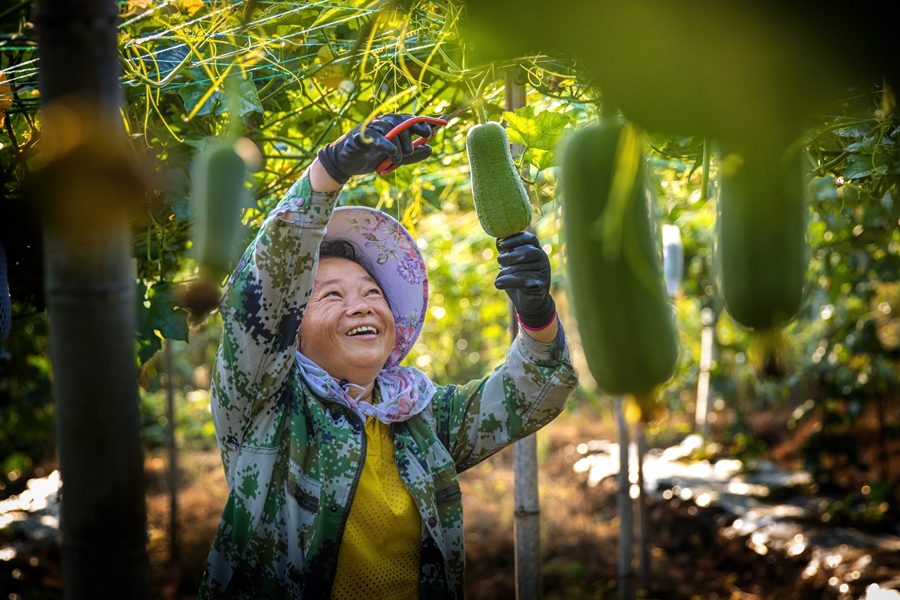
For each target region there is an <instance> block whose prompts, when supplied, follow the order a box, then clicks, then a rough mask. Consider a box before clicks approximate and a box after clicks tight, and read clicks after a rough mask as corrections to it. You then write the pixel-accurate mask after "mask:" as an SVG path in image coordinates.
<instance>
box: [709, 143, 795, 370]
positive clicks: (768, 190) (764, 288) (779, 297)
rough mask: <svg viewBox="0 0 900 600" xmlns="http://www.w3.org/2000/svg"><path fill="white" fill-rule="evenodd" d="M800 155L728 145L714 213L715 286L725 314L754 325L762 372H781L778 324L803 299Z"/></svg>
mask: <svg viewBox="0 0 900 600" xmlns="http://www.w3.org/2000/svg"><path fill="white" fill-rule="evenodd" d="M798 163H799V160H797V159H796V158H795V159H791V160H789V161H787V162H785V161H784V160H783V159H782V157H781V156H780V155H772V154H767V155H763V154H759V153H753V152H750V153H743V154H737V153H726V154H725V156H724V157H723V159H722V160H721V163H720V168H719V170H720V176H721V179H722V182H721V190H722V191H721V196H720V200H719V205H718V209H719V214H718V218H717V228H718V239H717V242H716V244H717V253H718V256H717V262H718V267H719V270H720V273H719V274H718V283H719V288H720V291H721V294H722V298H723V300H724V302H725V306H726V308H727V309H728V313H729V314H730V315H731V317H732V318H733V319H734V320H735V321H737V322H738V323H740V324H741V325H743V326H745V327H748V328H749V329H752V330H753V332H754V343H753V348H752V351H751V359H752V360H753V361H754V362H755V363H756V366H757V370H758V371H759V372H760V374H761V375H762V376H766V377H780V376H782V375H784V370H785V360H786V356H785V353H784V341H783V339H782V336H781V333H780V329H779V328H780V327H782V326H783V325H784V324H786V323H787V322H788V321H790V320H791V319H793V318H794V317H795V316H796V315H797V313H798V311H799V310H800V307H801V305H802V303H803V291H804V280H805V276H806V268H807V264H808V260H809V254H808V251H807V246H806V202H805V195H804V191H803V190H804V186H803V180H802V174H801V169H800V165H799V164H798Z"/></svg>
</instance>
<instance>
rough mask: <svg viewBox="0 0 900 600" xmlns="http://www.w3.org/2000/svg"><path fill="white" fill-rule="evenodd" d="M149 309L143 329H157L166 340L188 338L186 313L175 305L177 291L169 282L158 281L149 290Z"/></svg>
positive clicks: (184, 339) (185, 339)
mask: <svg viewBox="0 0 900 600" xmlns="http://www.w3.org/2000/svg"><path fill="white" fill-rule="evenodd" d="M150 292H151V296H150V309H149V310H148V312H147V318H146V320H145V321H144V329H145V330H149V331H156V330H158V331H159V332H160V333H161V334H162V336H163V337H164V338H166V339H167V340H182V341H185V342H186V341H187V340H188V333H189V329H188V324H187V313H186V312H185V311H183V310H181V309H180V308H178V307H177V301H178V292H177V289H176V286H175V285H173V284H171V283H168V282H167V283H159V284H156V285H154V286H153V288H152V289H151V290H150Z"/></svg>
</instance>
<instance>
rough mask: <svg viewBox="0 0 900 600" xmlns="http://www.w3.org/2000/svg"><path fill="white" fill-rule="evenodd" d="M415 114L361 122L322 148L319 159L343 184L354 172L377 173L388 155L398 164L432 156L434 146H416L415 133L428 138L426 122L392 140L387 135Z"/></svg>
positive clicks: (336, 179)
mask: <svg viewBox="0 0 900 600" xmlns="http://www.w3.org/2000/svg"><path fill="white" fill-rule="evenodd" d="M411 118H412V115H398V114H387V115H384V116H381V117H375V118H374V119H372V120H371V121H369V123H368V125H366V128H365V132H364V133H365V138H366V139H363V131H362V129H363V123H360V124H359V125H357V126H356V127H354V128H353V129H351V130H350V131H349V132H348V133H347V134H345V135H343V136H341V137H340V138H338V139H337V140H335V141H333V142H331V143H330V144H328V145H327V146H325V147H324V148H322V149H321V150H319V155H318V156H319V162H320V163H321V165H322V167H324V169H325V170H326V171H327V172H328V174H329V175H330V176H331V178H332V179H334V180H335V181H336V182H338V183H340V184H341V185H343V184H345V183H347V181H349V179H350V178H351V177H352V176H354V175H366V174H368V173H374V172H375V169H376V168H377V167H378V165H379V164H381V163H382V161H384V159H385V158H390V159H391V162H393V163H394V164H395V165H410V164H413V163H417V162H419V161H422V160H425V159H426V158H428V157H429V156H431V146H428V145H427V144H426V145H422V146H419V147H418V148H415V147H413V143H412V134H416V135H418V136H421V137H429V136H430V135H431V128H430V127H429V126H428V124H427V123H416V124H414V125H412V126H411V127H410V128H409V129H406V130H404V131H401V132H400V133H399V134H397V135H396V136H395V137H394V138H393V139H391V140H389V139H387V138H386V137H384V136H385V134H387V133H388V132H389V131H390V130H391V129H393V128H394V127H396V126H397V125H399V124H401V123H403V122H404V121H406V120H407V119H411Z"/></svg>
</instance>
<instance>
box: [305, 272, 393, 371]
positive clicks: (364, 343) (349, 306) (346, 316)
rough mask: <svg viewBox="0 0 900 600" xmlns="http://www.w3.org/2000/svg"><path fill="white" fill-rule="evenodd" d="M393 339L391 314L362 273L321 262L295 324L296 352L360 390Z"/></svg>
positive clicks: (388, 351)
mask: <svg viewBox="0 0 900 600" xmlns="http://www.w3.org/2000/svg"><path fill="white" fill-rule="evenodd" d="M396 335H397V334H396V331H395V329H394V315H393V314H392V313H391V308H390V307H389V306H388V303H387V300H386V299H385V297H384V294H383V293H382V291H381V288H380V287H378V284H377V283H376V282H375V280H374V279H372V277H371V276H370V275H369V274H368V273H366V270H365V269H363V268H362V267H361V266H360V265H358V264H356V263H355V262H353V261H351V260H347V259H346V258H336V257H324V258H322V259H321V260H320V261H319V268H318V270H317V272H316V281H315V283H314V284H313V289H312V293H311V294H310V297H309V303H308V304H307V307H306V314H305V315H304V316H303V321H302V322H301V323H300V352H302V353H303V354H304V356H306V357H307V358H309V359H310V360H312V361H313V362H315V363H316V364H317V365H319V366H320V367H322V368H323V369H325V370H326V371H328V373H329V374H330V375H331V376H332V377H336V378H338V379H347V380H348V381H350V382H352V383H355V384H357V385H363V386H365V385H367V384H369V383H371V382H372V381H374V380H375V377H377V375H378V373H379V372H380V371H381V368H382V367H383V366H384V363H385V362H386V361H387V359H388V357H389V356H390V354H391V351H392V350H393V349H394V340H395V338H396Z"/></svg>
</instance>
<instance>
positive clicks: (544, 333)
mask: <svg viewBox="0 0 900 600" xmlns="http://www.w3.org/2000/svg"><path fill="white" fill-rule="evenodd" d="M520 323H521V321H520ZM522 331H523V332H524V333H525V335H527V336H528V337H530V338H531V339H533V340H534V341H536V342H541V343H542V344H549V343H550V342H552V341H553V340H555V339H556V334H557V333H559V319H558V317H557V315H556V313H555V312H554V313H553V318H552V319H551V320H550V322H549V323H547V324H546V325H545V326H543V327H541V328H540V329H530V328H528V327H524V326H523V327H522Z"/></svg>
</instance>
